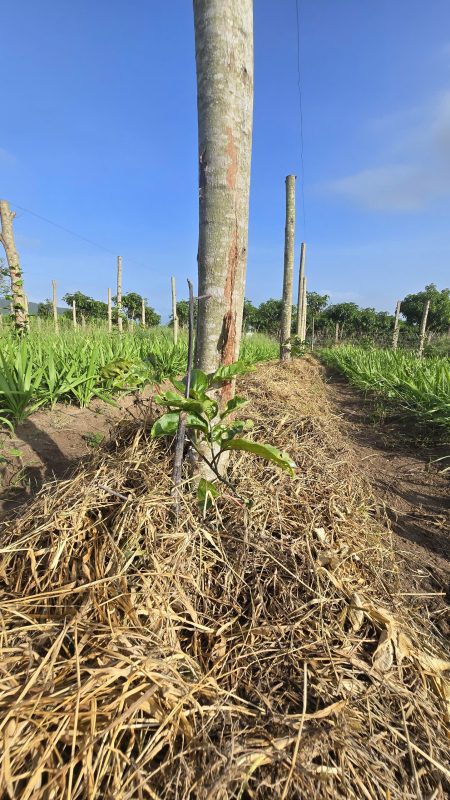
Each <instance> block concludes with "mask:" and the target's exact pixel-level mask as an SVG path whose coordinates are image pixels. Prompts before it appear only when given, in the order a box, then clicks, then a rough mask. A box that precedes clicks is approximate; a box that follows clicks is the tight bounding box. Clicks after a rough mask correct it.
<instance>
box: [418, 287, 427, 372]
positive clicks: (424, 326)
mask: <svg viewBox="0 0 450 800" xmlns="http://www.w3.org/2000/svg"><path fill="white" fill-rule="evenodd" d="M429 310H430V301H429V300H427V302H426V303H425V306H424V309H423V314H422V321H421V323H420V334H419V350H418V353H417V355H418V356H419V358H422V356H423V346H424V344H425V333H426V330H427V320H428V312H429Z"/></svg>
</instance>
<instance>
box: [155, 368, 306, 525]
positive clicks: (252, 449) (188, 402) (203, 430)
mask: <svg viewBox="0 0 450 800" xmlns="http://www.w3.org/2000/svg"><path fill="white" fill-rule="evenodd" d="M249 371H251V368H249V367H247V366H246V365H244V364H243V363H242V362H240V361H236V362H235V363H234V364H230V365H227V366H223V367H219V369H218V370H216V372H214V373H213V374H211V375H207V374H206V373H205V372H202V371H201V370H199V369H193V370H192V372H191V375H190V388H189V396H188V397H186V396H185V394H186V379H185V380H184V381H177V380H172V384H173V386H174V389H175V391H173V390H168V391H165V392H163V393H162V394H160V395H156V396H155V397H154V401H155V403H157V404H159V405H161V406H164V407H165V408H167V412H166V413H165V414H163V415H162V416H161V417H159V419H157V420H156V422H155V423H154V425H153V427H152V430H151V436H152V438H156V437H159V436H175V434H176V433H177V430H178V428H179V422H180V415H181V414H183V416H184V420H185V425H186V437H187V439H188V441H189V443H190V445H191V446H192V447H193V449H194V450H195V452H196V453H197V454H198V456H199V458H200V459H201V460H203V461H204V462H205V463H206V464H207V465H208V467H209V468H210V469H211V471H212V472H213V474H214V475H215V478H216V479H217V480H218V481H220V482H221V483H223V484H224V485H226V486H227V487H228V488H229V489H232V490H233V492H234V494H237V493H236V487H235V485H234V484H233V483H232V482H231V481H230V480H228V478H227V477H226V476H225V474H224V473H223V470H222V469H221V465H220V457H221V455H222V454H223V453H225V452H227V451H232V450H240V451H244V452H247V453H252V454H253V455H256V456H260V457H261V458H264V459H265V460H266V461H270V462H272V463H274V464H276V465H277V466H278V467H280V469H282V470H284V471H285V472H288V473H289V474H290V475H291V476H293V475H294V470H295V469H296V464H295V462H294V461H293V460H292V459H291V457H290V456H289V455H288V453H285V452H283V451H281V450H278V449H277V448H276V447H273V445H271V444H260V443H259V442H255V441H252V440H250V439H247V438H245V436H243V434H244V433H246V432H248V431H250V430H251V429H252V428H253V425H254V423H253V420H251V419H245V420H244V419H230V417H231V415H233V414H234V413H235V412H237V411H238V410H239V409H242V408H244V406H246V405H247V404H248V403H249V400H247V399H246V398H245V397H241V396H239V395H236V396H235V397H233V398H232V399H231V400H228V402H227V403H226V404H225V406H224V408H223V409H222V410H220V409H219V404H218V403H217V401H216V400H215V399H214V398H213V397H212V396H211V393H212V392H213V391H214V390H215V389H217V388H219V387H220V386H222V385H223V384H225V383H229V381H231V380H233V378H235V377H236V376H237V375H242V374H245V373H247V372H249ZM217 496H218V489H217V486H216V485H215V483H213V482H212V481H209V480H206V479H205V478H201V479H200V481H199V484H198V488H197V499H198V501H199V504H200V506H201V508H202V509H203V510H204V511H205V510H206V509H207V508H208V507H209V506H210V504H211V502H212V501H213V498H215V497H217Z"/></svg>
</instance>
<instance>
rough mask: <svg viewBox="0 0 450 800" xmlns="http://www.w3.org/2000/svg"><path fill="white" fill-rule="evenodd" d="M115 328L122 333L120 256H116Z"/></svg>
mask: <svg viewBox="0 0 450 800" xmlns="http://www.w3.org/2000/svg"><path fill="white" fill-rule="evenodd" d="M117 327H118V329H119V333H122V330H123V323H122V256H117Z"/></svg>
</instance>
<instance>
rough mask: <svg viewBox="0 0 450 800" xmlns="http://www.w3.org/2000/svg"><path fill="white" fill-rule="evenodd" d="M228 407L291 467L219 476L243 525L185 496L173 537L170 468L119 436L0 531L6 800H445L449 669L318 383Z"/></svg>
mask: <svg viewBox="0 0 450 800" xmlns="http://www.w3.org/2000/svg"><path fill="white" fill-rule="evenodd" d="M243 392H245V393H247V395H248V396H249V397H250V399H251V401H252V403H251V406H250V413H251V415H252V416H253V418H254V419H255V420H256V422H257V430H256V435H257V436H258V438H259V439H260V440H265V441H268V442H273V443H275V444H277V446H279V447H282V448H284V449H286V450H288V451H289V452H290V454H291V455H292V456H293V457H294V458H295V459H296V460H297V462H298V464H299V467H300V469H299V472H298V475H297V476H296V478H295V479H294V480H290V479H289V478H288V477H287V476H285V475H284V474H282V473H280V472H279V471H277V470H276V469H275V468H273V467H271V466H268V465H266V464H264V463H263V462H261V461H258V460H253V459H252V458H251V457H242V458H235V459H234V460H232V462H231V465H230V468H231V470H232V473H233V477H234V478H235V479H236V480H237V481H238V482H239V491H240V494H241V495H243V496H247V497H251V498H252V499H253V506H252V508H251V510H250V511H248V510H246V509H244V508H242V507H241V506H239V505H237V504H236V503H234V502H232V501H231V500H230V499H222V500H219V502H218V504H217V508H216V509H214V510H213V511H211V512H210V514H209V516H208V517H207V518H206V519H205V520H202V519H201V518H200V516H199V515H198V513H197V511H196V509H195V503H194V501H193V498H192V496H191V495H190V494H189V493H186V495H185V498H184V502H183V506H182V511H181V514H180V517H179V520H178V524H177V525H174V523H173V520H172V515H171V500H170V488H171V487H170V480H169V478H168V475H169V474H170V453H169V452H167V451H166V450H165V449H164V446H163V445H161V443H155V442H152V441H150V440H149V438H148V432H147V431H146V430H145V426H142V425H141V426H138V425H136V424H133V425H125V426H123V427H122V429H119V430H118V433H117V441H116V443H115V445H114V446H110V447H109V448H107V449H105V450H103V451H102V452H101V453H100V454H98V455H96V456H95V457H94V459H93V461H92V462H91V463H90V464H88V465H85V466H84V467H83V468H82V469H81V470H80V472H79V473H78V474H77V475H76V476H75V477H74V478H73V479H71V480H69V481H65V482H62V483H59V484H50V485H48V486H46V487H44V489H43V490H42V491H41V493H40V495H39V497H38V498H37V499H36V500H35V501H34V502H33V504H32V505H31V506H30V508H29V510H28V511H27V513H26V514H25V515H23V516H22V517H21V518H20V519H18V520H13V521H11V522H10V523H8V524H7V525H5V529H4V531H3V533H2V535H1V539H0V559H1V560H0V576H1V579H2V594H1V598H0V625H1V628H0V648H1V649H0V659H1V661H0V736H2V737H3V740H2V741H3V748H2V752H1V774H0V785H1V788H0V794H1V796H2V797H10V798H25V799H26V798H33V800H38V799H39V798H45V800H50V798H55V800H56V798H68V800H78V799H79V798H89V800H94V798H95V799H97V798H106V799H108V798H111V799H112V798H114V800H134V798H138V799H140V798H153V799H154V800H155V799H157V800H163V798H164V799H166V798H176V799H177V800H182V798H202V799H203V798H204V799H205V800H206V798H209V799H210V800H216V798H217V800H228V798H240V799H241V800H245V799H246V798H248V799H249V798H258V799H259V798H265V799H266V798H267V800H268V799H269V798H277V797H279V798H287V797H288V798H308V800H309V799H310V798H342V800H344V798H345V800H351V798H355V799H356V798H358V800H359V798H367V800H371V799H373V800H375V799H376V800H379V798H386V800H388V799H390V800H397V798H398V799H399V800H400V798H417V797H423V798H425V797H427V798H431V797H433V798H435V800H439V798H444V797H445V792H446V790H447V789H448V781H449V778H450V772H449V770H448V766H447V765H448V747H447V740H446V706H445V703H446V699H447V701H448V694H447V693H448V682H447V680H446V670H447V669H448V667H449V664H448V663H447V662H446V661H445V659H444V658H443V657H442V654H441V652H440V649H441V647H442V645H441V643H440V642H439V641H438V640H437V639H435V637H434V633H433V632H432V631H431V630H430V628H429V626H428V625H427V624H426V623H425V621H422V620H420V619H417V618H416V616H411V614H410V611H409V609H408V607H407V606H405V605H403V604H402V602H401V600H400V599H399V597H398V596H397V595H396V594H395V589H396V567H395V562H394V559H393V556H392V552H391V547H390V537H389V530H388V528H387V526H386V523H385V522H384V521H383V520H377V519H376V515H375V513H374V508H373V505H372V501H371V500H370V494H369V493H368V490H367V487H365V486H364V483H363V482H362V481H361V479H360V477H359V476H358V474H357V473H356V472H355V469H354V466H353V462H352V454H351V451H350V449H349V447H348V445H347V444H346V442H345V439H344V438H343V436H342V435H341V433H340V432H339V426H338V423H337V420H336V418H335V417H334V415H333V413H332V412H331V410H330V408H329V407H328V405H327V403H326V398H325V392H324V386H323V383H322V380H321V375H320V370H319V368H318V367H317V365H316V364H315V363H314V362H312V361H308V360H306V361H302V362H296V363H294V364H291V365H289V364H288V365H275V364H274V365H264V366H261V367H260V374H256V375H252V376H251V377H250V378H247V379H246V381H245V387H243ZM123 498H126V499H123Z"/></svg>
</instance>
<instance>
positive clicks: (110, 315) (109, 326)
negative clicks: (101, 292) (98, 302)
mask: <svg viewBox="0 0 450 800" xmlns="http://www.w3.org/2000/svg"><path fill="white" fill-rule="evenodd" d="M111 331H112V305H111V289H108V332H109V333H111Z"/></svg>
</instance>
